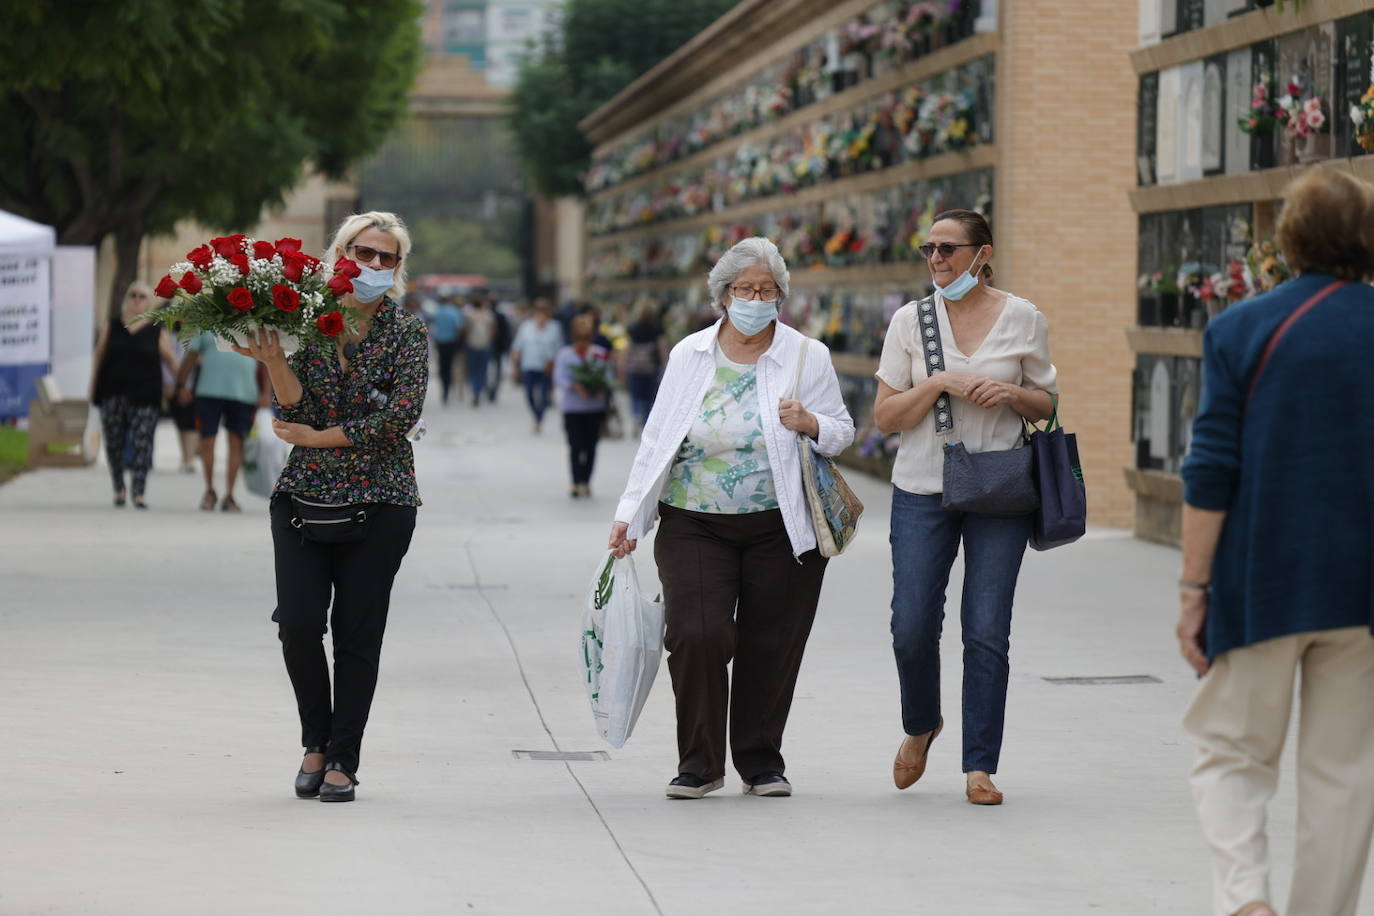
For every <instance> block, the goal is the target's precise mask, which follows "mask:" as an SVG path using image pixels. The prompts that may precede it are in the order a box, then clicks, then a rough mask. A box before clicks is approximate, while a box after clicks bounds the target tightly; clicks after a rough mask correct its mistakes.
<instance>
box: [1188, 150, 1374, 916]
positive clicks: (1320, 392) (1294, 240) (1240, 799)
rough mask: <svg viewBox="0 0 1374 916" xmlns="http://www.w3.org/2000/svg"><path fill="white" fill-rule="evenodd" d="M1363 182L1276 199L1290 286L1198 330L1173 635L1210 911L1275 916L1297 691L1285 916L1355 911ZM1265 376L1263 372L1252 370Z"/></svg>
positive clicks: (1316, 171)
mask: <svg viewBox="0 0 1374 916" xmlns="http://www.w3.org/2000/svg"><path fill="white" fill-rule="evenodd" d="M1371 227H1374V188H1371V187H1370V185H1368V184H1366V183H1365V182H1363V181H1360V180H1359V179H1357V178H1354V177H1353V176H1351V175H1350V174H1348V173H1345V172H1341V171H1337V170H1334V169H1327V168H1313V169H1310V170H1308V171H1307V172H1305V173H1304V174H1303V175H1302V176H1301V177H1299V178H1297V179H1295V180H1294V181H1293V183H1292V184H1291V185H1289V187H1288V190H1287V192H1286V193H1285V194H1284V199H1283V210H1282V212H1281V214H1280V216H1279V222H1278V244H1279V247H1280V248H1281V249H1282V251H1283V254H1284V257H1285V258H1286V259H1287V261H1288V264H1289V266H1290V267H1291V268H1292V269H1293V270H1294V271H1295V272H1296V274H1297V276H1296V277H1295V278H1294V279H1292V280H1290V281H1288V282H1287V283H1284V284H1282V285H1280V286H1279V287H1278V288H1276V289H1274V290H1273V291H1272V292H1269V293H1266V294H1264V295H1261V296H1257V297H1255V298H1254V299H1251V300H1249V301H1246V302H1242V303H1240V304H1239V305H1235V306H1232V307H1231V308H1229V309H1227V310H1226V311H1225V312H1222V313H1221V314H1220V315H1218V316H1217V317H1216V318H1213V319H1212V321H1211V322H1210V323H1209V324H1208V325H1207V330H1206V332H1205V334H1204V336H1203V361H1202V368H1203V386H1202V391H1203V395H1202V404H1201V406H1200V408H1199V410H1198V414H1197V418H1196V420H1194V422H1193V438H1192V443H1191V447H1190V450H1189V454H1188V457H1187V459H1186V460H1185V461H1184V464H1183V469H1182V474H1183V483H1184V507H1183V571H1182V577H1181V579H1180V581H1179V588H1180V591H1179V600H1180V612H1179V623H1178V629H1177V633H1178V639H1179V645H1180V649H1181V650H1182V652H1183V655H1184V657H1185V658H1186V659H1187V660H1188V663H1189V664H1190V665H1192V667H1193V668H1194V670H1196V671H1197V672H1198V674H1200V675H1203V680H1202V683H1201V685H1200V687H1199V688H1198V691H1197V695H1196V696H1195V697H1194V699H1193V701H1192V704H1191V705H1190V706H1189V707H1188V712H1187V715H1186V716H1185V717H1184V727H1185V729H1186V730H1187V732H1188V734H1189V736H1190V737H1191V738H1192V739H1193V740H1194V741H1195V742H1196V743H1197V745H1198V756H1197V762H1196V764H1195V765H1194V767H1193V773H1192V788H1193V797H1194V799H1195V800H1196V802H1197V812H1198V819H1199V820H1200V821H1201V824H1202V832H1203V834H1204V835H1205V836H1206V838H1207V842H1208V845H1209V846H1210V847H1211V851H1212V876H1213V877H1212V884H1213V912H1215V913H1217V914H1219V916H1222V914H1232V913H1245V914H1252V913H1253V914H1257V916H1260V914H1262V916H1273V913H1274V909H1273V908H1272V907H1270V905H1269V903H1268V901H1269V900H1270V899H1271V896H1270V887H1269V872H1270V861H1269V843H1268V837H1267V835H1266V830H1265V820H1266V809H1267V807H1268V802H1269V799H1270V798H1272V797H1273V794H1274V791H1275V789H1276V788H1277V785H1278V776H1279V757H1280V755H1281V754H1282V751H1283V745H1284V739H1285V737H1286V736H1287V735H1288V730H1289V717H1290V715H1291V714H1292V708H1293V688H1294V680H1295V677H1298V678H1300V680H1301V689H1300V695H1301V707H1300V711H1299V728H1298V753H1297V769H1298V774H1297V784H1298V830H1297V834H1298V840H1297V848H1296V851H1295V854H1294V860H1293V881H1292V886H1291V890H1290V892H1289V901H1288V908H1287V909H1285V910H1284V911H1283V912H1284V913H1285V914H1286V916H1354V913H1355V910H1356V905H1357V902H1358V900H1359V895H1360V884H1361V881H1362V879H1363V877H1364V871H1365V867H1366V864H1367V863H1368V861H1369V849H1370V837H1371V833H1374V703H1371V702H1370V699H1371V697H1374V638H1371V629H1374V579H1371V578H1370V568H1371V567H1370V558H1371V557H1374V495H1371V489H1370V480H1371V478H1370V469H1371V468H1374V435H1371V433H1370V430H1372V429H1374V374H1371V373H1370V371H1369V366H1370V353H1371V352H1374V290H1371V289H1370V287H1369V286H1368V285H1366V282H1365V281H1367V280H1368V279H1369V278H1370V276H1371V275H1374V239H1371V231H1374V230H1371ZM1261 365H1262V366H1263V371H1262V372H1261V369H1260V367H1261Z"/></svg>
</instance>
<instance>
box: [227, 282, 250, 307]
mask: <svg viewBox="0 0 1374 916" xmlns="http://www.w3.org/2000/svg"><path fill="white" fill-rule="evenodd" d="M228 298H229V304H230V305H232V306H233V307H234V311H236V312H251V311H252V310H253V294H252V293H250V292H249V291H248V290H246V289H244V288H243V287H242V286H236V287H234V288H233V289H231V290H229V297H228Z"/></svg>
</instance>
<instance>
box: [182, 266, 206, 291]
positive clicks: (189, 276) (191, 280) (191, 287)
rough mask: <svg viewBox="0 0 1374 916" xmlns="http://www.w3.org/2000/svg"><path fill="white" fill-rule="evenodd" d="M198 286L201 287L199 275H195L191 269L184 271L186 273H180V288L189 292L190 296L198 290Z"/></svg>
mask: <svg viewBox="0 0 1374 916" xmlns="http://www.w3.org/2000/svg"><path fill="white" fill-rule="evenodd" d="M200 287H201V283H200V277H197V276H196V275H195V274H193V273H191V271H189V270H188V271H186V273H185V274H183V275H182V277H181V288H182V289H184V290H186V292H188V293H190V294H191V295H192V296H194V295H195V294H196V293H198V292H200Z"/></svg>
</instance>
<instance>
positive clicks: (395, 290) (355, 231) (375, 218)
mask: <svg viewBox="0 0 1374 916" xmlns="http://www.w3.org/2000/svg"><path fill="white" fill-rule="evenodd" d="M368 229H380V230H381V231H383V232H385V233H386V234H387V235H389V236H391V237H392V238H394V239H395V240H396V248H397V252H398V253H399V254H400V256H401V263H399V264H397V265H396V272H395V274H393V276H394V278H395V281H396V282H394V283H392V284H391V289H390V293H391V297H392V298H393V299H399V298H401V297H402V296H404V295H405V294H406V256H407V255H408V254H410V232H409V231H408V230H407V229H406V224H405V223H403V222H401V218H400V217H399V216H397V215H396V214H395V213H383V212H381V211H378V210H369V211H368V212H367V213H355V214H353V215H352V216H350V217H347V218H346V219H344V221H343V222H342V223H340V224H339V228H338V229H337V230H335V232H334V241H332V242H330V243H329V247H328V248H326V249H325V252H324V260H325V263H326V264H328V265H330V266H331V267H332V266H333V264H334V262H335V261H337V260H338V259H339V258H342V257H344V256H345V255H344V251H345V250H346V249H347V248H348V246H349V245H351V244H352V243H353V240H354V239H356V238H357V237H358V236H359V235H361V234H362V233H363V232H365V231H367V230H368Z"/></svg>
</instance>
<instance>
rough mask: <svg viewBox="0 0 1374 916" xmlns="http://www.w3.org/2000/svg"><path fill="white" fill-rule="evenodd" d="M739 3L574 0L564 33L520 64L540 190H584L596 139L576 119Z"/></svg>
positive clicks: (516, 109) (519, 94) (529, 163)
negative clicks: (592, 141) (583, 177)
mask: <svg viewBox="0 0 1374 916" xmlns="http://www.w3.org/2000/svg"><path fill="white" fill-rule="evenodd" d="M736 2H737V0H568V4H567V6H566V7H565V8H564V11H563V17H562V24H561V27H560V28H559V30H558V31H557V32H556V33H555V34H553V35H550V36H549V37H548V38H547V39H546V41H545V42H544V46H543V48H542V49H541V50H540V52H539V53H538V54H535V55H531V56H530V58H529V59H528V60H526V62H525V64H524V65H523V66H522V67H521V69H520V75H519V77H518V79H517V81H516V85H515V89H514V90H513V92H512V94H511V114H510V123H511V129H512V130H513V131H514V133H515V143H516V148H517V149H518V150H519V152H520V158H521V161H522V163H523V164H524V166H525V170H526V172H527V173H528V174H529V176H530V180H531V182H532V183H533V184H534V186H535V187H536V188H538V189H539V191H540V192H542V193H543V194H546V195H548V196H559V195H565V194H581V193H582V180H581V175H582V173H583V172H585V171H586V170H587V166H588V164H589V161H590V157H591V144H590V143H588V141H587V138H586V137H584V136H582V132H581V131H580V130H579V129H578V127H577V124H578V122H579V121H581V120H582V119H583V118H585V117H586V116H587V115H589V114H591V113H592V112H593V111H595V110H596V109H597V108H598V107H600V106H601V105H602V104H604V103H605V102H607V101H609V100H610V99H611V97H612V96H614V95H615V94H616V93H617V92H619V91H620V90H621V89H623V88H625V87H626V86H627V85H629V84H630V83H631V82H633V81H634V79H635V78H636V77H638V76H639V75H640V74H642V73H644V72H646V71H648V70H649V69H651V68H652V67H653V66H654V65H655V64H657V63H658V62H659V61H661V60H663V58H665V57H667V56H668V55H669V54H671V53H673V51H675V50H677V49H678V48H679V47H681V46H682V45H683V44H685V43H686V42H687V41H688V40H689V39H690V38H691V37H692V36H693V35H695V34H697V33H698V32H700V31H701V30H702V29H704V28H706V26H708V25H710V24H711V23H712V22H714V21H715V20H716V19H717V18H719V17H720V15H721V14H723V13H724V12H726V11H727V10H729V9H730V8H731V7H732V6H734V5H735V3H736Z"/></svg>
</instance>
